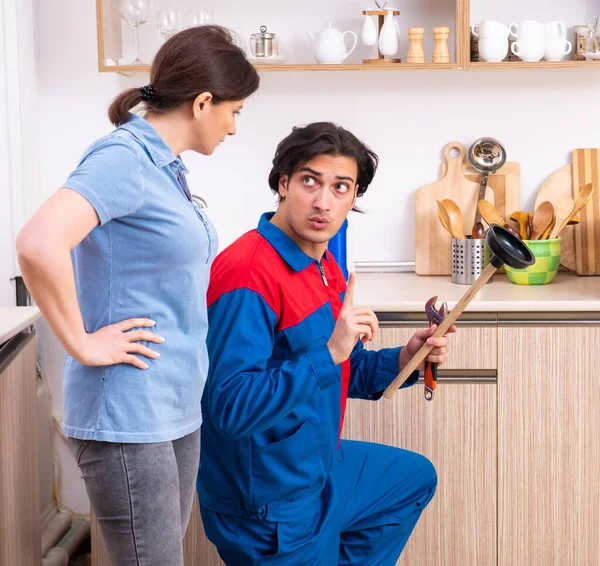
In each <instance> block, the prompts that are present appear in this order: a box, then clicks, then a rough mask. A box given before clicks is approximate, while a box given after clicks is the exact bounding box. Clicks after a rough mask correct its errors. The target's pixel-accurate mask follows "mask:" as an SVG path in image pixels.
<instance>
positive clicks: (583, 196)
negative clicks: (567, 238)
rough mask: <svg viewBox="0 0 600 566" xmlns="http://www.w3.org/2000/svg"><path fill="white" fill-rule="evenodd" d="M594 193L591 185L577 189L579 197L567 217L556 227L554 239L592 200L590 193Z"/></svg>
mask: <svg viewBox="0 0 600 566" xmlns="http://www.w3.org/2000/svg"><path fill="white" fill-rule="evenodd" d="M593 192H594V185H593V184H592V183H588V184H587V185H586V186H585V187H583V188H581V189H579V196H578V197H577V200H576V201H575V203H574V204H573V208H572V209H571V212H570V213H569V216H568V217H567V218H566V219H565V220H563V222H562V224H561V225H560V226H559V227H558V230H557V231H556V237H558V235H559V234H560V233H561V232H562V230H563V229H564V227H565V226H567V224H569V222H570V221H571V220H572V219H573V217H574V216H576V215H577V214H578V213H579V211H580V210H581V209H582V208H583V207H584V206H585V205H586V204H587V203H588V201H589V200H590V198H592V193H593Z"/></svg>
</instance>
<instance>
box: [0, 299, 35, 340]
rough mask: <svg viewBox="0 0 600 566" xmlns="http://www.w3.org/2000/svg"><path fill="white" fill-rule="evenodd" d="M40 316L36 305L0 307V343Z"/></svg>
mask: <svg viewBox="0 0 600 566" xmlns="http://www.w3.org/2000/svg"><path fill="white" fill-rule="evenodd" d="M40 316H41V314H40V311H39V309H38V308H37V307H0V344H3V343H4V342H6V341H7V340H10V339H11V338H12V337H13V336H15V335H16V334H18V333H19V332H21V330H23V329H24V328H27V327H28V326H29V325H31V324H33V323H34V322H35V321H36V320H37V319H38V318H40Z"/></svg>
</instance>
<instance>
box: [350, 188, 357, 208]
mask: <svg viewBox="0 0 600 566" xmlns="http://www.w3.org/2000/svg"><path fill="white" fill-rule="evenodd" d="M357 198H358V183H357V184H356V186H355V187H354V199H352V207H351V208H350V210H352V209H353V208H354V207H355V206H356V199H357Z"/></svg>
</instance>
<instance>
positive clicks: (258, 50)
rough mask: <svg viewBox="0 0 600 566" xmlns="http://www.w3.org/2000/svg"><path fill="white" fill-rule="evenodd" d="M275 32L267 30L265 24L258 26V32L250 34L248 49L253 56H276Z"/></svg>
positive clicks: (277, 47) (277, 53) (277, 54)
mask: <svg viewBox="0 0 600 566" xmlns="http://www.w3.org/2000/svg"><path fill="white" fill-rule="evenodd" d="M275 35H276V34H274V33H272V32H268V31H267V26H260V33H253V34H252V35H251V36H250V51H251V52H252V56H253V57H265V58H268V57H278V56H279V42H278V40H277V37H275Z"/></svg>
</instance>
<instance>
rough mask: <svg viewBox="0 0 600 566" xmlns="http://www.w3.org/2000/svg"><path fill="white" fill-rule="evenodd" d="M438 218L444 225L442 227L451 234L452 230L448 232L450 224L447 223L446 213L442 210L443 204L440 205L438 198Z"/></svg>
mask: <svg viewBox="0 0 600 566" xmlns="http://www.w3.org/2000/svg"><path fill="white" fill-rule="evenodd" d="M437 203H438V218H439V220H440V224H441V225H442V226H443V227H444V229H445V230H446V231H447V232H448V233H449V234H450V235H452V232H450V226H449V225H448V219H447V214H446V212H445V210H444V206H443V205H442V203H441V202H440V201H439V200H438V201H437Z"/></svg>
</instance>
